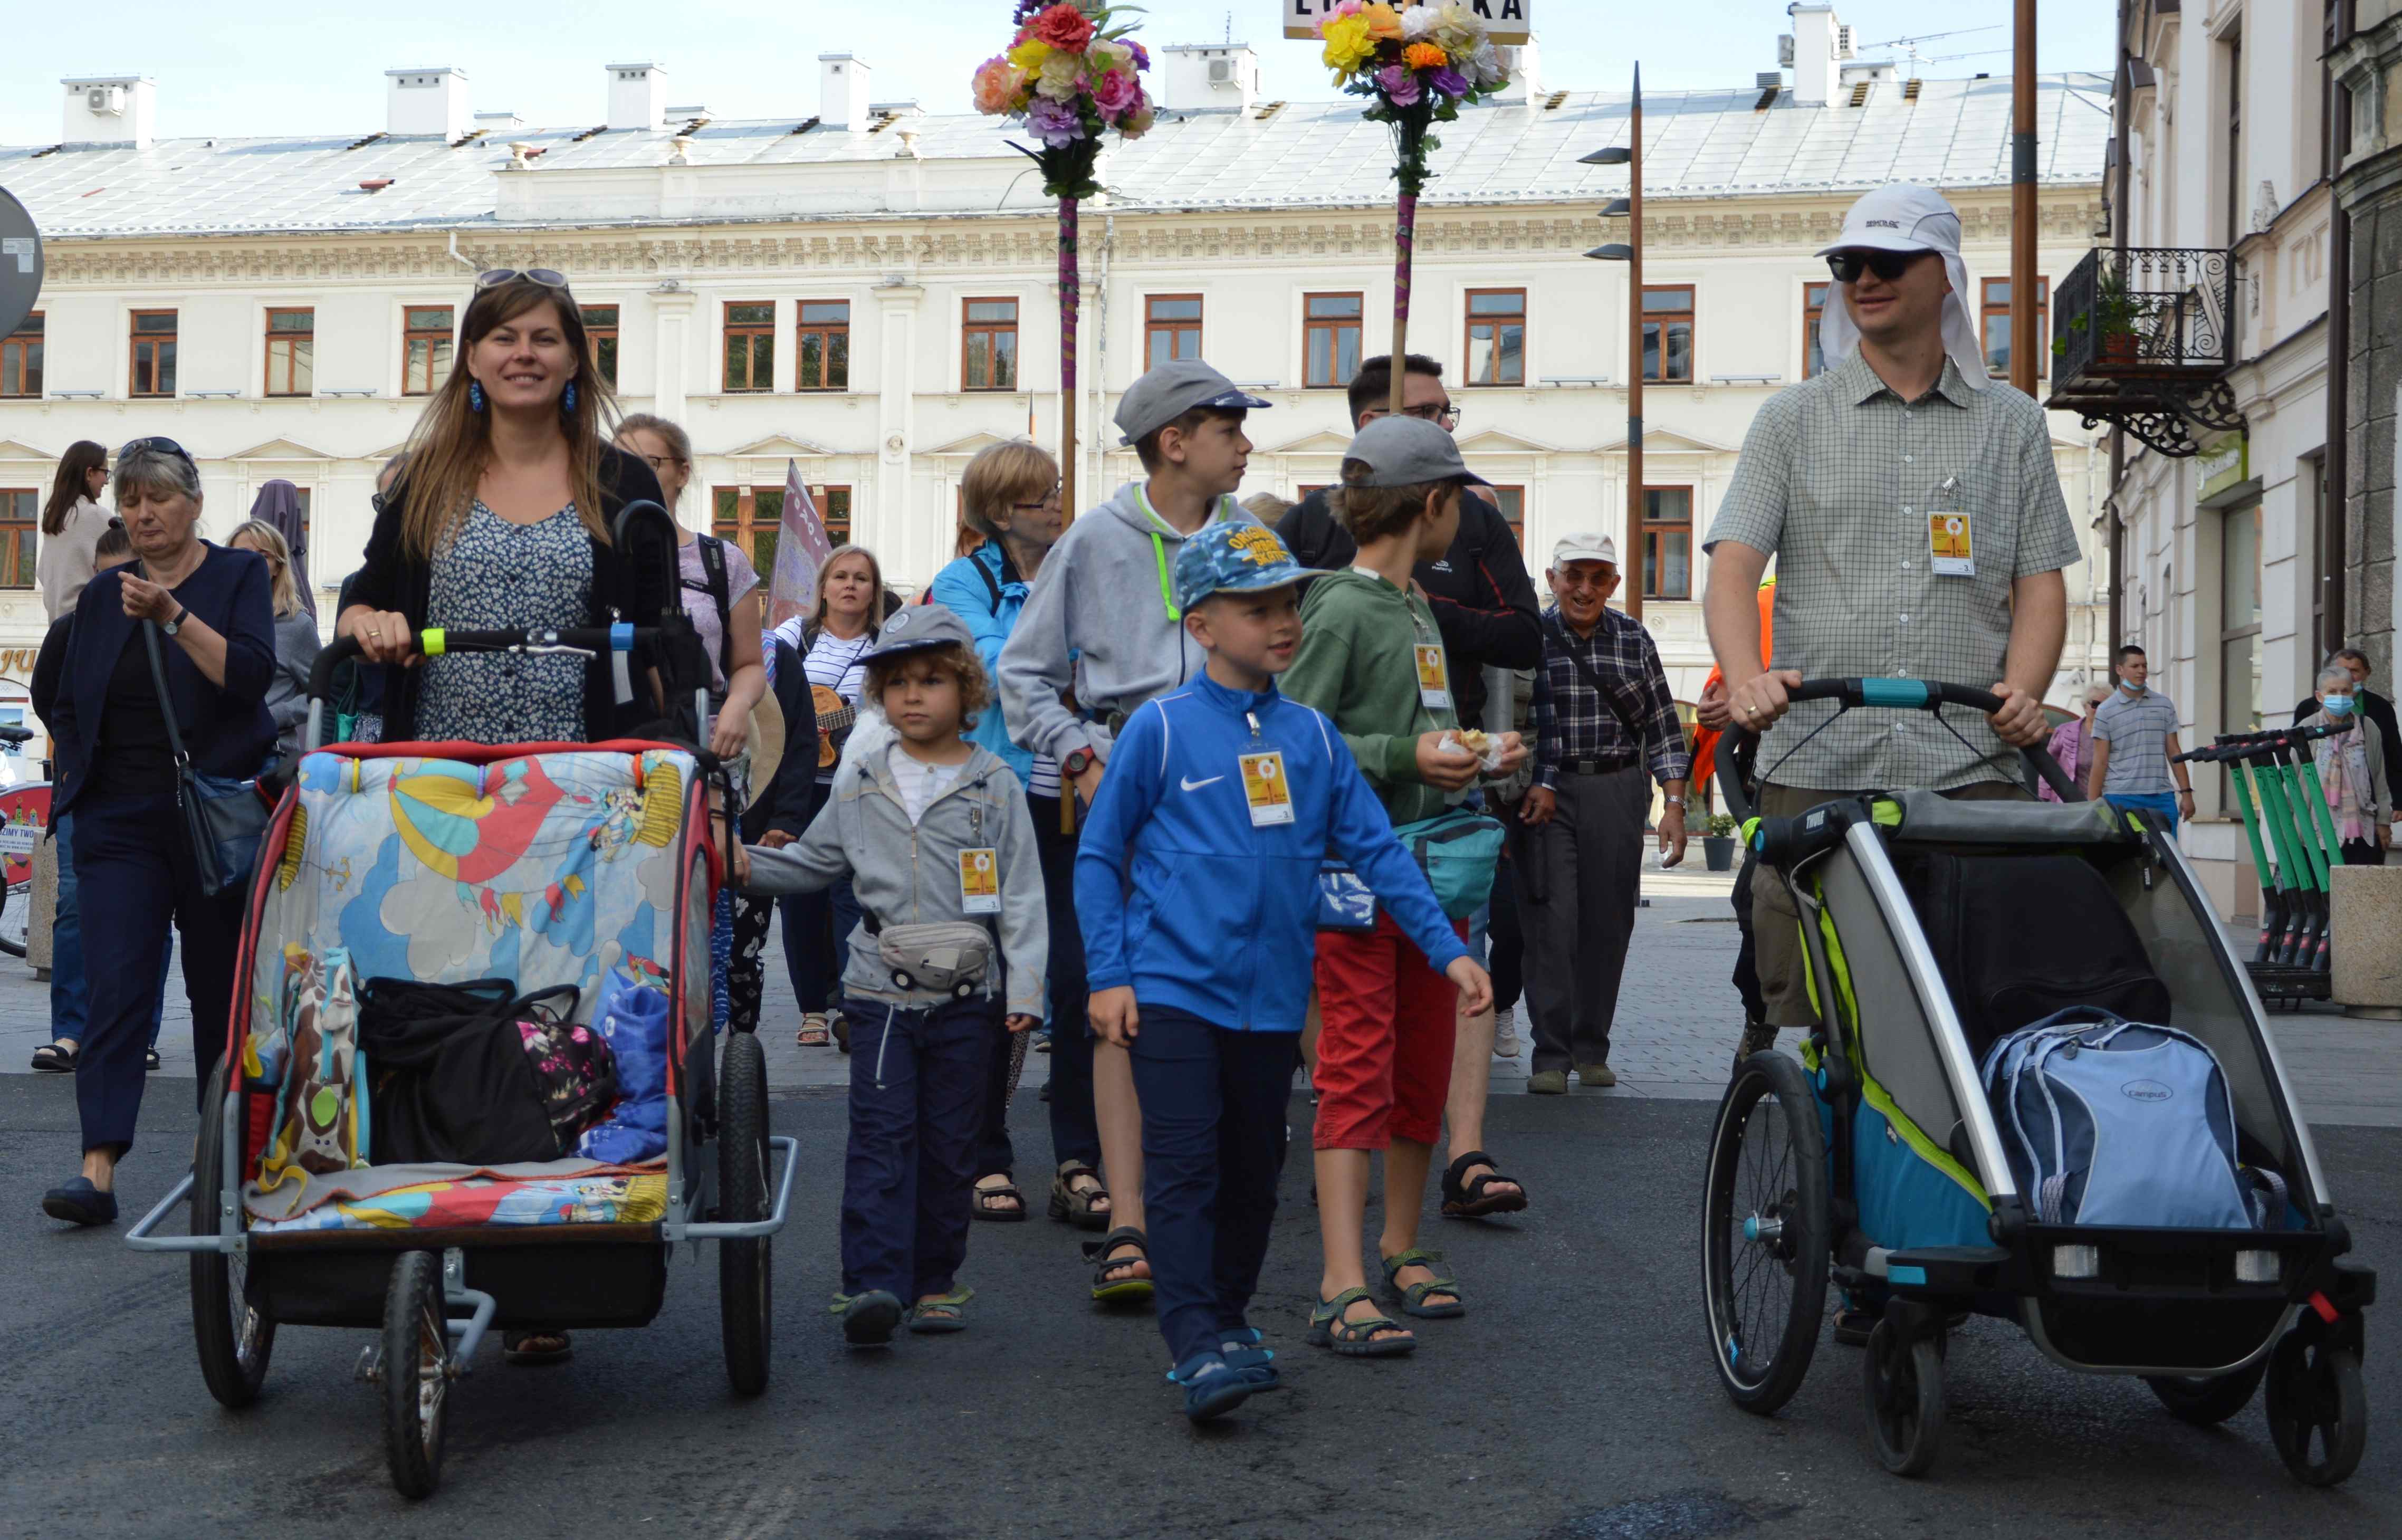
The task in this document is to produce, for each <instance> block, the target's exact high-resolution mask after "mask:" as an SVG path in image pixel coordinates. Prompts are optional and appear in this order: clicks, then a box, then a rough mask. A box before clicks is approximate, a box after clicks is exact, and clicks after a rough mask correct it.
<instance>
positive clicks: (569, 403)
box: [559, 379, 575, 414]
mask: <svg viewBox="0 0 2402 1540" xmlns="http://www.w3.org/2000/svg"><path fill="white" fill-rule="evenodd" d="M559 410H560V411H562V412H567V413H570V414H573V412H574V410H575V381H573V380H572V379H571V380H569V381H568V382H567V393H566V394H565V395H563V396H560V397H559Z"/></svg>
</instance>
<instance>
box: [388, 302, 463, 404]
mask: <svg viewBox="0 0 2402 1540" xmlns="http://www.w3.org/2000/svg"><path fill="white" fill-rule="evenodd" d="M400 342H401V352H400V393H401V394H403V395H432V394H433V393H434V392H436V391H438V390H440V389H441V388H442V382H443V381H444V380H446V379H449V378H450V348H451V343H450V307H449V306H448V305H411V306H408V307H407V308H406V309H403V310H402V311H401V333H400Z"/></svg>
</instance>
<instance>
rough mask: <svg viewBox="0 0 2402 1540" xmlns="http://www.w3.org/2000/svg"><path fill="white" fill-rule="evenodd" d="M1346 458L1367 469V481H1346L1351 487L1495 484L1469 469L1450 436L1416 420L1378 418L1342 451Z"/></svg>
mask: <svg viewBox="0 0 2402 1540" xmlns="http://www.w3.org/2000/svg"><path fill="white" fill-rule="evenodd" d="M1343 458H1344V459H1345V460H1346V461H1350V460H1357V461H1363V462H1365V463H1366V465H1367V466H1368V476H1367V479H1365V480H1363V481H1357V482H1353V481H1349V480H1348V479H1347V478H1346V485H1348V486H1357V487H1416V486H1421V485H1423V484H1425V483H1427V482H1430V481H1464V482H1467V483H1470V485H1472V486H1477V487H1490V486H1492V485H1493V484H1492V483H1491V482H1489V481H1487V480H1485V479H1484V477H1483V476H1481V475H1478V474H1476V473H1475V472H1473V471H1471V470H1470V469H1469V468H1468V461H1464V460H1462V459H1460V458H1459V446H1458V445H1457V444H1456V443H1455V442H1454V441H1453V439H1452V436H1451V434H1449V433H1445V432H1444V431H1443V429H1442V428H1440V427H1438V426H1437V425H1435V424H1434V423H1431V422H1425V421H1421V420H1420V419H1416V418H1414V417H1380V418H1378V419H1375V420H1374V422H1371V423H1369V424H1368V425H1367V426H1366V427H1364V428H1362V429H1360V435H1359V436H1358V437H1357V438H1354V439H1353V440H1352V441H1351V447H1349V448H1347V449H1346V450H1344V451H1343Z"/></svg>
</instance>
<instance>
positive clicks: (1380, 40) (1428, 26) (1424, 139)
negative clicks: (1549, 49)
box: [1318, 0, 1510, 413]
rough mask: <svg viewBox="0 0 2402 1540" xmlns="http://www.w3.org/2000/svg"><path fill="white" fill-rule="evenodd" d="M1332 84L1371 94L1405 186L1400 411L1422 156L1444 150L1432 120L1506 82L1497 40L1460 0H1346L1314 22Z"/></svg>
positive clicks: (1398, 298)
mask: <svg viewBox="0 0 2402 1540" xmlns="http://www.w3.org/2000/svg"><path fill="white" fill-rule="evenodd" d="M1318 35H1319V36H1320V37H1322V38H1324V39H1325V41H1326V52H1325V59H1326V65H1327V67H1328V68H1329V69H1331V70H1332V71H1333V72H1334V83H1335V84H1336V85H1338V86H1340V87H1342V88H1343V89H1345V90H1346V91H1347V92H1349V93H1350V94H1352V95H1354V96H1364V97H1367V98H1368V99H1369V104H1368V110H1367V111H1366V112H1364V113H1362V114H1361V115H1360V116H1361V117H1366V118H1368V119H1370V120H1371V121H1374V122H1379V123H1385V124H1389V125H1390V126H1391V128H1392V131H1393V146H1394V164H1393V177H1394V180H1396V181H1398V182H1399V183H1401V209H1400V215H1399V218H1398V219H1397V220H1396V221H1395V223H1394V226H1393V359H1394V362H1395V364H1396V365H1397V366H1396V367H1395V368H1394V370H1393V410H1394V411H1395V412H1396V413H1398V412H1400V411H1401V391H1402V381H1403V379H1404V378H1405V376H1406V374H1407V371H1406V370H1403V369H1401V368H1400V367H1398V364H1399V363H1400V361H1401V356H1402V355H1403V354H1404V353H1406V352H1407V351H1409V333H1410V264H1411V258H1412V256H1413V254H1414V253H1415V246H1416V238H1417V216H1418V194H1419V193H1421V192H1423V191H1424V190H1425V189H1426V185H1427V180H1428V178H1429V177H1430V176H1431V175H1432V174H1433V173H1432V172H1429V171H1428V170H1427V158H1428V156H1429V155H1430V154H1431V153H1432V152H1433V151H1434V150H1435V149H1437V148H1438V147H1440V145H1441V144H1442V141H1441V140H1439V139H1437V138H1436V137H1435V135H1434V131H1433V127H1434V125H1435V124H1437V123H1448V122H1451V121H1452V120H1453V119H1455V118H1456V117H1458V116H1459V108H1460V104H1461V103H1470V102H1481V101H1483V100H1484V98H1486V97H1488V96H1490V95H1492V94H1493V93H1494V92H1496V91H1498V90H1499V89H1501V88H1502V87H1504V86H1506V85H1508V84H1509V83H1510V76H1509V72H1508V71H1506V70H1504V69H1503V68H1502V67H1501V60H1500V56H1499V55H1498V53H1496V52H1495V51H1494V48H1493V40H1492V39H1491V38H1490V37H1488V36H1487V35H1486V34H1485V31H1484V22H1483V21H1480V20H1478V19H1477V16H1476V13H1475V12H1474V11H1471V10H1470V9H1469V8H1468V7H1466V6H1465V5H1462V4H1460V3H1459V0H1449V3H1448V4H1444V5H1440V6H1438V5H1432V4H1424V3H1421V4H1416V5H1410V4H1407V3H1406V0H1404V6H1403V7H1401V8H1396V7H1393V6H1390V5H1387V4H1385V3H1384V0H1368V3H1366V4H1363V3H1361V0H1344V3H1343V4H1342V5H1341V6H1339V7H1336V8H1335V9H1334V10H1333V11H1332V13H1331V14H1329V15H1328V16H1327V17H1326V18H1325V20H1323V21H1320V22H1319V23H1318Z"/></svg>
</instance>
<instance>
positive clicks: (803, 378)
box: [794, 299, 850, 391]
mask: <svg viewBox="0 0 2402 1540" xmlns="http://www.w3.org/2000/svg"><path fill="white" fill-rule="evenodd" d="M795 346H796V347H797V348H798V349H799V353H798V355H797V356H798V357H799V359H800V371H799V373H798V375H797V376H796V377H795V378H794V384H795V385H796V386H797V387H798V388H799V389H801V390H804V391H847V390H849V389H850V301H849V300H848V299H804V300H802V301H801V329H800V332H799V334H798V339H797V341H796V343H795Z"/></svg>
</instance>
